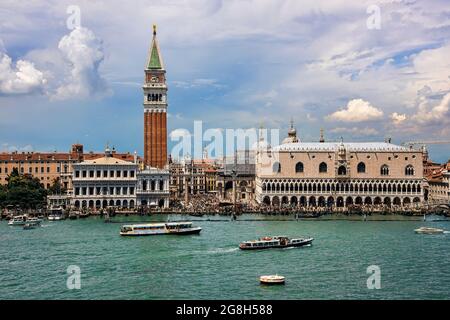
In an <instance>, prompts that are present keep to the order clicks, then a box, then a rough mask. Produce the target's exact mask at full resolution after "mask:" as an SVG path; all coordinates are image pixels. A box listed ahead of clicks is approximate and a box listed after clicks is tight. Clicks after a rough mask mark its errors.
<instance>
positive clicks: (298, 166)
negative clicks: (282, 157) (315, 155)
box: [295, 162, 303, 173]
mask: <svg viewBox="0 0 450 320" xmlns="http://www.w3.org/2000/svg"><path fill="white" fill-rule="evenodd" d="M295 172H296V173H300V172H303V163H301V162H297V164H296V165H295Z"/></svg>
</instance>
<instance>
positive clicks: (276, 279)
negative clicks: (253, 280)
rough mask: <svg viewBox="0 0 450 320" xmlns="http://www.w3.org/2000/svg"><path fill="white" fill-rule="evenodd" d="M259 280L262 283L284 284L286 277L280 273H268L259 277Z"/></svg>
mask: <svg viewBox="0 0 450 320" xmlns="http://www.w3.org/2000/svg"><path fill="white" fill-rule="evenodd" d="M259 282H261V284H268V285H275V284H284V283H285V277H283V276H279V275H277V274H276V275H268V276H261V277H259Z"/></svg>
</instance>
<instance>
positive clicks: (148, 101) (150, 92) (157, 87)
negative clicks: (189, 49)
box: [142, 25, 167, 169]
mask: <svg viewBox="0 0 450 320" xmlns="http://www.w3.org/2000/svg"><path fill="white" fill-rule="evenodd" d="M144 71H145V79H144V85H143V87H142V89H143V91H144V164H145V166H150V167H154V168H160V169H162V168H164V166H165V165H166V164H167V85H166V70H165V69H164V63H163V60H162V56H161V52H160V50H159V44H158V41H157V39H156V25H153V38H152V43H151V46H150V50H149V53H148V59H147V64H146V66H145V70H144Z"/></svg>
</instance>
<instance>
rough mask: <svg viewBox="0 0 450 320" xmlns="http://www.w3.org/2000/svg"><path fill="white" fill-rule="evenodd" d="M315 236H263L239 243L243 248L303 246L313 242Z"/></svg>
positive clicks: (240, 247)
mask: <svg viewBox="0 0 450 320" xmlns="http://www.w3.org/2000/svg"><path fill="white" fill-rule="evenodd" d="M313 240H314V238H292V239H290V238H288V237H285V236H276V237H263V238H259V239H258V240H251V241H244V242H242V243H241V244H239V249H242V250H259V249H271V248H289V247H302V246H306V245H309V244H312V242H313Z"/></svg>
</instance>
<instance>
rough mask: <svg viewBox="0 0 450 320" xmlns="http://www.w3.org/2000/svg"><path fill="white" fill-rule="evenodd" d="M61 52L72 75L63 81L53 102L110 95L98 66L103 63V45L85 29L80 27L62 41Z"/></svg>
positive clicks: (59, 45)
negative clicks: (55, 100)
mask: <svg viewBox="0 0 450 320" xmlns="http://www.w3.org/2000/svg"><path fill="white" fill-rule="evenodd" d="M58 49H59V50H60V52H61V53H62V55H63V56H64V58H65V60H66V61H67V63H69V64H70V67H71V70H70V75H68V76H67V77H66V79H64V83H63V84H62V85H61V86H59V87H58V88H57V89H56V91H55V93H54V94H53V96H52V98H54V99H61V100H64V99H74V98H76V99H79V98H86V97H90V96H98V95H103V94H105V93H108V88H107V86H106V82H105V80H104V79H103V78H102V77H101V76H100V73H99V66H100V64H101V62H102V61H103V59H104V53H103V43H102V41H101V40H100V39H99V38H97V37H96V36H95V34H94V33H93V32H92V31H91V30H89V29H87V28H84V27H77V28H75V29H74V30H72V32H70V34H68V35H65V36H64V37H62V38H61V40H60V41H59V44H58Z"/></svg>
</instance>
